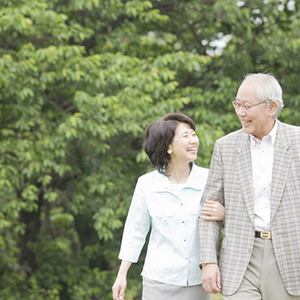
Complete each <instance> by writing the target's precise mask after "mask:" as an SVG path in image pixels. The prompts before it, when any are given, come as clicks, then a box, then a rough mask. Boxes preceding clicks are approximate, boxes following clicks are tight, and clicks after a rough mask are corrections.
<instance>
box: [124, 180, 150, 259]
mask: <svg viewBox="0 0 300 300" xmlns="http://www.w3.org/2000/svg"><path fill="white" fill-rule="evenodd" d="M143 185H144V184H143V182H142V180H141V178H139V180H138V182H137V185H136V188H135V191H134V194H133V197H132V201H131V205H130V208H129V212H128V215H127V219H126V222H125V227H124V231H123V238H122V244H121V250H120V253H119V259H122V260H127V261H130V262H134V263H135V262H137V261H138V258H139V256H140V253H141V250H142V248H143V246H144V244H145V239H146V236H147V234H148V231H149V228H150V215H149V211H148V207H147V202H146V197H145V188H143Z"/></svg>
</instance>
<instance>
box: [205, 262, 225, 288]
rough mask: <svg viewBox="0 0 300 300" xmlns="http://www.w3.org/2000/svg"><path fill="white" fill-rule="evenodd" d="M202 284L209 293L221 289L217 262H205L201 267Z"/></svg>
mask: <svg viewBox="0 0 300 300" xmlns="http://www.w3.org/2000/svg"><path fill="white" fill-rule="evenodd" d="M202 286H203V288H204V289H205V291H206V292H208V293H211V294H217V293H219V292H220V291H221V273H220V270H219V267H218V265H217V264H206V265H205V266H204V267H203V268H202Z"/></svg>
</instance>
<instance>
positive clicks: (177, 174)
mask: <svg viewBox="0 0 300 300" xmlns="http://www.w3.org/2000/svg"><path fill="white" fill-rule="evenodd" d="M191 168H192V166H191V164H188V165H182V166H178V165H172V164H168V166H167V169H166V175H167V176H168V179H169V181H170V182H171V183H173V184H180V183H185V182H186V181H187V179H188V178H189V175H190V173H191Z"/></svg>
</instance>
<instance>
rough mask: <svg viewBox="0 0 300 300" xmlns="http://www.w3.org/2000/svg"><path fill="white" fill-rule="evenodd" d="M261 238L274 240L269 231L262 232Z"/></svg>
mask: <svg viewBox="0 0 300 300" xmlns="http://www.w3.org/2000/svg"><path fill="white" fill-rule="evenodd" d="M260 237H261V238H262V239H266V240H271V239H272V235H271V232H269V231H262V232H261V233H260Z"/></svg>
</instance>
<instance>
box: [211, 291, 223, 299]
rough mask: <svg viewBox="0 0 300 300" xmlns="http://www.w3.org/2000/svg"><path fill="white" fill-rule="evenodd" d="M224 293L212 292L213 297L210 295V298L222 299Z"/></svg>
mask: <svg viewBox="0 0 300 300" xmlns="http://www.w3.org/2000/svg"><path fill="white" fill-rule="evenodd" d="M222 299H223V298H222V295H221V294H220V293H218V294H214V295H213V294H212V295H211V297H210V300H222Z"/></svg>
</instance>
